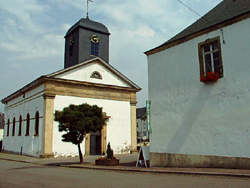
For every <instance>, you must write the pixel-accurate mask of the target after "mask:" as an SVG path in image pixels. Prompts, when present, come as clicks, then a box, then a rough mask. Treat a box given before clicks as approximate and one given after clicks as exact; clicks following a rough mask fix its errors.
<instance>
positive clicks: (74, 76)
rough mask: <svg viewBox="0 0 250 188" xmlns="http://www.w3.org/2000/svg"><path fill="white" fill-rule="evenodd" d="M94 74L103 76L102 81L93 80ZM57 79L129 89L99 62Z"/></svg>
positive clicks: (59, 76) (74, 70)
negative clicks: (97, 73) (92, 75)
mask: <svg viewBox="0 0 250 188" xmlns="http://www.w3.org/2000/svg"><path fill="white" fill-rule="evenodd" d="M93 72H99V73H100V74H101V76H102V79H93V78H91V74H92V73H93ZM56 78H63V79H68V80H77V81H85V82H90V83H100V84H107V85H116V86H121V87H129V85H128V84H127V83H126V82H124V81H123V80H121V79H120V78H119V77H118V76H116V75H115V74H113V73H112V72H111V71H110V70H109V69H107V68H106V67H105V66H103V64H101V63H99V62H98V61H96V62H95V61H94V62H91V63H90V64H87V65H85V66H84V69H82V67H79V68H76V69H73V70H71V71H68V72H66V73H62V74H59V75H57V76H56Z"/></svg>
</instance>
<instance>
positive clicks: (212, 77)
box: [200, 72, 219, 82]
mask: <svg viewBox="0 0 250 188" xmlns="http://www.w3.org/2000/svg"><path fill="white" fill-rule="evenodd" d="M218 79H219V74H218V72H207V74H206V76H204V75H202V76H201V78H200V81H201V82H216V81H217V80H218Z"/></svg>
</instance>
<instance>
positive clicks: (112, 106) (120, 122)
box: [53, 96, 131, 155]
mask: <svg viewBox="0 0 250 188" xmlns="http://www.w3.org/2000/svg"><path fill="white" fill-rule="evenodd" d="M82 103H87V104H90V105H97V106H99V107H102V108H103V112H105V113H106V114H107V116H110V118H109V120H108V121H107V143H108V142H110V145H111V147H112V149H113V150H114V153H121V152H122V151H123V150H125V149H126V148H127V147H129V146H130V145H131V118H130V103H129V102H126V101H114V100H113V101H112V100H102V99H91V98H80V97H71V96H56V98H55V110H62V109H63V108H64V107H67V106H69V105H70V104H76V105H78V104H82ZM62 135H63V132H58V123H57V122H54V128H53V151H54V153H55V154H56V155H65V154H66V155H67V154H71V155H78V149H77V146H76V145H73V144H71V143H66V142H62V141H61V138H62ZM84 141H85V140H84ZM81 146H82V151H83V154H84V151H85V142H83V143H82V145H81ZM69 151H70V153H69Z"/></svg>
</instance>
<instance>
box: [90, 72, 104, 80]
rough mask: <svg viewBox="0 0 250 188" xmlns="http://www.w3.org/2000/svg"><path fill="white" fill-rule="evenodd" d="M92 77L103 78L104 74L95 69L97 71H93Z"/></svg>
mask: <svg viewBox="0 0 250 188" xmlns="http://www.w3.org/2000/svg"><path fill="white" fill-rule="evenodd" d="M90 78H95V79H100V80H101V79H102V75H101V74H100V73H99V72H97V71H95V72H93V73H92V74H91V76H90Z"/></svg>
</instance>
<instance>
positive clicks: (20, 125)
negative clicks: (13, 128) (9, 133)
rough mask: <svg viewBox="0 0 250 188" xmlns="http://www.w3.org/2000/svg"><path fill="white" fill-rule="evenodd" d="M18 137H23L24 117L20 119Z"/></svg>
mask: <svg viewBox="0 0 250 188" xmlns="http://www.w3.org/2000/svg"><path fill="white" fill-rule="evenodd" d="M18 136H22V116H20V117H19V131H18Z"/></svg>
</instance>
